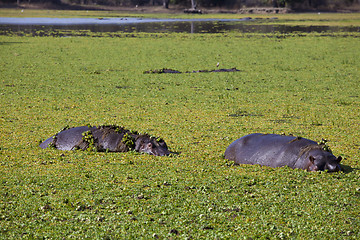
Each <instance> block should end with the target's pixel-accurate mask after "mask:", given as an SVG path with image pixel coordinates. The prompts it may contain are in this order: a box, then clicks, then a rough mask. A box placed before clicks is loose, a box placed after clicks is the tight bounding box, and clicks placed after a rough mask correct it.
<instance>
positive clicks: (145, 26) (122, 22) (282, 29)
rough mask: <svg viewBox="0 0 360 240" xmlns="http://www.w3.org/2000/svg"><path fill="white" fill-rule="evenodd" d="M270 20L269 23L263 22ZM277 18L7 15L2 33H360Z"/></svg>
mask: <svg viewBox="0 0 360 240" xmlns="http://www.w3.org/2000/svg"><path fill="white" fill-rule="evenodd" d="M264 21H266V22H267V24H259V23H261V22H264ZM276 21H277V19H276V18H262V19H253V18H241V19H155V18H3V17H0V34H6V33H7V32H15V33H16V32H24V33H33V34H35V33H37V32H39V31H42V32H46V31H61V30H87V31H91V32H127V33H131V32H146V33H161V32H166V33H170V32H184V33H224V32H229V31H233V32H243V33H293V32H320V33H321V32H360V27H352V26H351V27H336V26H287V25H279V24H276Z"/></svg>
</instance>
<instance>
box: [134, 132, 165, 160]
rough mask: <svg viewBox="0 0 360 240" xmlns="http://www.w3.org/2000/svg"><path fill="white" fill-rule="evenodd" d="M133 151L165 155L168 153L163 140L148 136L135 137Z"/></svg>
mask: <svg viewBox="0 0 360 240" xmlns="http://www.w3.org/2000/svg"><path fill="white" fill-rule="evenodd" d="M135 151H138V152H143V153H148V154H151V155H155V156H167V155H169V154H170V152H169V150H168V147H167V145H166V143H165V142H164V140H162V139H156V138H154V137H148V136H140V137H138V138H137V139H136V142H135Z"/></svg>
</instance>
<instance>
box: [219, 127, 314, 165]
mask: <svg viewBox="0 0 360 240" xmlns="http://www.w3.org/2000/svg"><path fill="white" fill-rule="evenodd" d="M309 145H317V143H316V142H314V141H312V140H309V139H305V138H297V137H293V136H282V135H277V134H261V133H254V134H250V135H247V136H244V137H242V138H240V139H238V140H236V141H234V142H233V143H231V144H230V146H229V147H228V148H227V149H226V151H225V158H226V159H229V160H233V161H235V163H237V164H259V165H264V166H269V167H282V166H289V167H292V168H295V165H297V167H299V166H301V167H300V168H303V166H304V165H305V162H307V160H305V161H304V162H303V161H302V158H300V155H301V151H302V149H304V148H305V147H306V146H309ZM299 161H300V162H301V163H299Z"/></svg>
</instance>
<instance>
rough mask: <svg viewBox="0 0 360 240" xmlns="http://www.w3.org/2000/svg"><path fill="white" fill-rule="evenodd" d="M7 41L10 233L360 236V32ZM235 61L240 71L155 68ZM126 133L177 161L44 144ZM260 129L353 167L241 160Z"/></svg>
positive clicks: (3, 61)
mask: <svg viewBox="0 0 360 240" xmlns="http://www.w3.org/2000/svg"><path fill="white" fill-rule="evenodd" d="M132 36H133V37H129V35H127V37H118V38H110V37H101V38H91V37H71V38H53V37H11V36H0V48H1V51H0V71H1V80H0V103H1V105H0V106H1V108H0V165H1V167H0V180H1V181H0V184H1V185H0V186H1V187H0V238H3V239H9V238H12V239H18V238H20V237H22V238H54V239H57V238H61V237H64V236H67V238H93V237H94V236H95V237H96V238H98V239H116V238H126V239H135V238H140V237H142V238H145V239H150V238H157V237H159V238H160V239H163V238H170V237H171V238H173V239H176V238H178V239H186V238H187V239H189V238H193V239H199V238H203V239H213V238H217V239H221V238H233V239H237V238H240V239H241V238H249V237H251V238H253V239H254V238H266V237H269V238H280V239H284V238H294V239H309V238H325V239H334V238H336V239H338V238H341V239H358V238H359V237H360V231H359V225H360V218H359V208H358V206H359V203H360V200H359V196H360V188H359V177H360V172H359V167H360V163H359V161H360V159H359V155H360V152H359V142H360V135H359V131H358V129H359V123H360V121H359V119H360V111H359V104H360V95H359V92H360V89H359V88H360V87H359V76H360V73H359V69H360V63H359V61H358V59H359V53H360V45H359V44H358V43H359V41H358V38H357V37H350V36H348V37H342V35H339V36H338V37H336V36H321V35H320V34H308V35H303V36H302V37H296V36H294V35H291V36H290V35H288V36H287V35H252V36H250V35H244V34H235V33H229V34H204V35H202V34H197V35H190V34H156V35H155V34H132ZM217 62H219V63H220V67H223V68H230V67H237V68H238V69H240V70H241V71H240V72H233V73H191V74H143V71H146V70H150V69H159V68H164V67H166V68H173V69H177V70H179V71H184V72H185V71H188V70H199V69H214V68H216V66H215V65H216V63H217ZM87 123H91V124H96V125H97V124H104V123H105V124H118V125H123V126H125V127H127V128H130V129H134V130H138V131H145V132H149V133H151V134H152V135H158V136H161V137H162V138H164V140H165V141H166V142H167V144H168V146H169V147H170V149H171V150H172V151H174V152H178V153H179V154H174V155H172V156H170V157H154V156H149V155H142V154H136V153H123V154H116V153H93V152H81V151H75V152H61V151H56V150H51V149H49V150H42V149H40V148H39V147H38V143H39V141H40V140H44V139H46V138H47V137H49V136H51V135H52V134H54V133H56V132H57V131H58V130H60V129H62V128H63V127H64V126H66V125H70V126H80V125H85V124H87ZM252 132H264V133H286V134H290V133H291V134H294V135H299V136H302V137H306V138H310V139H313V140H316V141H320V140H321V138H326V139H328V140H329V145H330V147H331V148H332V150H333V153H334V154H335V155H336V156H337V155H341V156H343V158H344V160H343V162H342V163H343V166H344V168H345V172H342V173H335V174H325V173H308V172H305V171H302V170H293V169H289V168H277V169H271V168H267V167H259V166H233V165H232V164H231V163H230V162H227V161H225V160H224V159H223V153H224V151H225V149H226V147H227V146H228V145H229V144H230V143H231V142H232V141H234V140H235V139H237V138H239V137H241V136H243V135H245V134H248V133H252Z"/></svg>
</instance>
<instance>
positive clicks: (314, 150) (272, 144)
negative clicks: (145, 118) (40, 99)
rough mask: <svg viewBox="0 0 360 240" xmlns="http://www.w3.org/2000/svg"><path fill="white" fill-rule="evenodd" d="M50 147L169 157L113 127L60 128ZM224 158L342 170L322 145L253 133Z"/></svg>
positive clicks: (158, 146) (154, 144)
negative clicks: (131, 152) (130, 152)
mask: <svg viewBox="0 0 360 240" xmlns="http://www.w3.org/2000/svg"><path fill="white" fill-rule="evenodd" d="M49 146H50V147H55V148H57V149H60V150H75V149H81V150H86V149H93V150H95V151H109V152H127V151H129V150H135V151H137V152H141V153H148V154H151V155H155V156H167V155H169V154H170V151H169V150H168V147H167V145H166V143H165V142H164V140H162V139H160V138H156V137H152V136H149V135H148V134H139V133H137V132H133V131H129V130H126V129H124V128H122V127H117V126H114V125H107V126H99V127H94V126H82V127H75V128H70V129H63V130H62V131H60V132H59V133H58V134H56V135H54V136H52V137H50V138H48V139H46V140H45V141H44V142H42V143H41V144H40V147H41V148H47V147H49ZM225 159H228V160H232V161H234V162H235V163H236V164H259V165H263V166H269V167H283V166H289V167H291V168H300V169H304V170H307V171H328V172H338V171H341V170H342V169H341V166H340V161H341V156H339V157H337V158H336V157H335V156H334V155H333V154H332V153H331V151H330V150H329V149H328V148H326V145H325V144H318V143H317V142H314V141H312V140H309V139H306V138H301V137H293V136H283V135H277V134H261V133H253V134H249V135H246V136H244V137H241V138H239V139H237V140H236V141H234V142H233V143H231V144H230V146H229V147H228V148H227V149H226V151H225Z"/></svg>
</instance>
